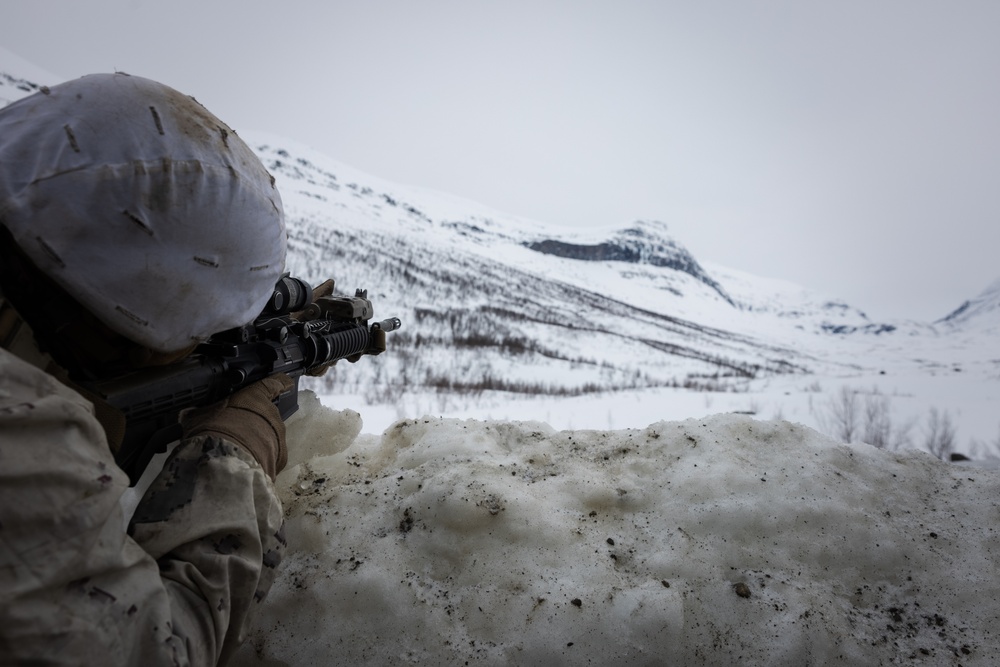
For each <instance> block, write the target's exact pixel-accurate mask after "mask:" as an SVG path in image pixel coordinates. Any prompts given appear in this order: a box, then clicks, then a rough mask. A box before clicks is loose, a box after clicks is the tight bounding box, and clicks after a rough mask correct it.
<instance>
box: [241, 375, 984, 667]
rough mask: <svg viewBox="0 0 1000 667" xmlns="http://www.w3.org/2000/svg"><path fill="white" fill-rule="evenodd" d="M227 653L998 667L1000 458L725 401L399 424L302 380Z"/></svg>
mask: <svg viewBox="0 0 1000 667" xmlns="http://www.w3.org/2000/svg"><path fill="white" fill-rule="evenodd" d="M302 404H303V407H302V410H301V411H300V413H299V414H298V415H296V416H295V417H293V419H292V420H291V421H290V422H289V425H288V427H289V449H290V461H289V467H288V468H286V470H285V472H284V473H282V474H281V475H280V476H279V477H278V480H277V485H278V487H279V489H280V493H281V495H282V497H283V501H284V503H285V510H286V515H287V525H286V534H287V538H288V542H289V551H288V555H287V557H286V561H285V563H284V564H283V566H282V567H283V571H282V574H281V576H280V577H279V580H278V582H277V583H276V584H275V586H274V588H273V589H272V590H271V593H270V595H269V597H268V599H267V600H266V601H265V602H264V603H263V604H262V605H261V607H260V609H259V616H258V617H257V621H256V627H255V629H254V630H253V632H252V634H251V636H250V638H249V640H248V642H247V643H246V644H245V645H244V647H243V649H242V651H241V653H240V654H239V656H238V658H237V660H236V661H235V662H236V664H243V665H255V664H267V665H329V664H344V665H348V664H350V665H354V664H362V665H363V664H368V665H388V664H407V663H419V664H484V665H506V664H519V665H559V664H573V665H577V664H658V665H662V664H676V665H706V664H707V665H735V664H743V665H792V664H794V665H806V664H811V665H816V664H845V665H889V664H934V665H941V664H949V665H950V664H955V665H959V664H961V665H977V664H978V665H985V664H992V663H993V660H994V659H995V656H996V655H997V653H998V651H1000V642H998V640H997V635H996V634H995V628H996V627H997V623H998V621H1000V583H998V580H997V577H996V572H997V566H998V558H1000V549H998V547H1000V544H998V537H1000V536H998V532H997V526H998V524H1000V521H998V520H1000V500H998V499H1000V474H998V473H996V472H994V471H988V470H980V469H976V468H966V467H959V466H954V465H950V464H946V463H942V462H940V461H938V460H936V459H934V458H932V457H930V456H928V455H927V454H923V453H919V452H912V451H910V452H903V453H898V452H887V451H884V450H877V449H874V448H871V447H868V446H867V445H844V444H839V443H837V442H834V441H832V440H830V439H829V438H827V437H825V436H823V435H820V434H819V433H817V432H815V431H813V430H810V429H809V428H806V427H804V426H801V425H796V424H792V423H789V422H785V421H757V420H754V419H752V418H749V417H746V416H740V415H717V416H711V417H705V418H702V419H689V420H687V421H680V422H659V423H655V424H652V425H651V426H649V427H648V428H644V429H638V430H635V429H629V430H619V431H558V432H557V431H555V430H553V429H552V428H550V427H549V426H547V425H546V424H543V423H540V422H499V421H471V420H468V421H461V420H452V419H440V418H430V417H427V418H422V419H409V420H404V421H400V422H398V423H396V424H395V425H393V426H392V427H390V428H389V429H387V430H386V432H385V433H384V434H382V435H381V436H376V435H370V434H366V435H359V434H360V433H361V430H362V423H361V417H360V415H359V414H358V413H356V412H353V411H351V410H344V411H340V412H336V411H333V410H331V409H329V408H326V407H323V406H321V405H320V403H319V401H318V400H317V399H316V398H315V397H314V396H312V395H311V394H309V393H304V394H303V396H302Z"/></svg>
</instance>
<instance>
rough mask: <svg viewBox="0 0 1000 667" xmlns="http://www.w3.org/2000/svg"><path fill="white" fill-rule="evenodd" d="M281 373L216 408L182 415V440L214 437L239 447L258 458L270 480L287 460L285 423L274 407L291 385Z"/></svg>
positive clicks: (239, 392) (244, 390)
mask: <svg viewBox="0 0 1000 667" xmlns="http://www.w3.org/2000/svg"><path fill="white" fill-rule="evenodd" d="M293 384H294V383H293V382H292V379H291V378H290V377H288V376H287V375H285V374H284V373H279V374H277V375H272V376H271V377H269V378H265V379H263V380H260V381H258V382H254V383H253V384H251V385H249V386H247V387H244V388H243V389H241V390H239V391H238V392H236V393H235V394H233V395H232V396H229V397H228V398H226V399H223V400H222V401H219V402H218V403H216V404H215V405H210V406H209V407H207V408H198V409H195V410H189V411H187V412H185V413H183V414H182V415H181V427H182V428H183V429H184V437H185V438H190V437H194V436H196V435H215V436H219V437H222V438H224V439H226V440H228V441H230V442H233V443H236V444H237V445H240V446H241V447H243V448H244V449H246V450H247V451H249V452H250V453H251V454H253V457H254V458H255V459H257V462H258V463H259V464H260V467H261V468H263V469H264V472H266V473H267V474H268V476H269V477H270V478H271V479H272V480H273V479H274V478H275V476H276V475H277V474H278V473H279V472H281V471H282V469H284V467H285V463H286V462H287V461H288V448H287V446H286V444H285V422H284V421H282V419H281V415H280V414H279V413H278V408H277V406H276V405H275V404H274V399H276V398H277V397H278V396H279V395H280V394H282V393H284V392H286V391H288V390H289V389H291V388H292V386H293Z"/></svg>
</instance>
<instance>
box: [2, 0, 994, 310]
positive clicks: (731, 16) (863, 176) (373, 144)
mask: <svg viewBox="0 0 1000 667" xmlns="http://www.w3.org/2000/svg"><path fill="white" fill-rule="evenodd" d="M998 28H1000V2H997V1H996V0H983V1H975V0H953V1H945V0H934V1H925V0H836V1H833V0H830V1H826V2H819V1H815V2H814V1H810V0H788V1H785V2H777V1H762V2H752V1H750V0H730V1H727V2H717V1H713V0H685V1H677V2H671V1H669V0H645V1H640V0H614V1H612V0H605V1H603V2H591V1H587V0H566V1H556V0H534V1H521V0H504V1H503V2H500V1H496V2H487V1H485V0H453V1H444V0H429V1H423V0H386V1H379V0H365V1H361V0H356V1H352V2H346V1H335V0H326V1H324V2H320V1H315V2H307V1H304V0H289V1H288V2H284V3H279V2H275V1H274V0H268V1H267V2H264V1H259V0H241V1H239V2H237V1H223V0H200V1H198V2H194V1H191V0H173V1H172V2H170V3H163V2H152V1H151V0H89V1H88V2H81V1H79V0H31V1H30V2H29V1H27V0H23V1H15V0H3V20H2V22H0V46H3V47H5V48H7V49H8V50H10V51H12V52H14V53H15V54H17V55H19V56H21V57H23V58H24V59H26V60H28V61H30V62H32V63H34V64H36V65H38V66H39V67H42V68H44V69H46V70H48V71H50V72H52V73H54V74H56V75H58V76H59V77H64V78H75V77H77V76H80V75H83V74H87V73H91V72H98V71H105V72H106V71H115V70H119V71H125V72H129V73H131V74H137V75H142V76H146V77H149V78H153V79H158V80H160V81H162V82H164V83H167V84H169V85H171V86H173V87H174V88H177V89H179V90H181V91H183V92H185V93H188V94H191V95H194V96H195V97H197V98H198V99H199V100H200V101H201V102H202V103H203V104H205V106H207V107H208V108H209V109H210V110H212V111H213V112H215V114H216V115H218V116H219V117H220V118H222V119H223V120H224V121H226V122H227V123H229V124H230V125H231V126H233V127H234V128H235V129H236V130H237V131H240V130H245V131H248V130H262V131H267V132H271V133H274V134H278V135H282V136H287V137H289V138H291V139H295V140H298V141H301V142H303V143H306V144H309V145H311V146H313V147H315V148H317V149H319V150H321V151H323V152H325V153H327V154H329V155H330V156H332V157H334V158H337V159H339V160H341V161H343V162H346V163H349V164H352V165H354V166H355V167H358V168H360V169H363V170H365V171H368V172H370V173H372V174H375V175H377V176H381V177H383V178H386V179H389V180H394V181H397V182H400V183H406V184H412V185H421V186H426V187H430V188H433V189H436V190H441V191H445V192H449V193H453V194H457V195H460V196H464V197H467V198H470V199H474V200H476V201H479V202H482V203H484V204H487V205H490V206H493V207H495V208H497V209H499V210H501V211H504V212H508V213H512V214H516V215H521V216H524V217H528V218H534V219H538V220H542V221H546V222H551V223H557V224H561V225H568V226H610V225H616V224H623V223H627V222H630V221H632V220H635V219H638V218H647V219H657V220H663V221H665V222H667V223H668V224H669V225H670V226H671V229H672V230H673V232H674V234H675V236H676V238H677V239H678V240H679V241H680V242H682V243H683V244H685V245H687V246H688V248H689V249H691V251H692V252H693V253H694V254H695V255H696V257H698V258H699V259H702V260H709V261H715V262H719V263H721V264H725V265H727V266H731V267H733V268H738V269H743V270H746V271H750V272H753V273H756V274H758V275H762V276H768V277H775V278H783V279H787V280H791V281H793V282H797V283H799V284H801V285H803V286H806V287H810V288H814V289H817V290H820V291H821V292H824V293H826V294H828V295H830V296H834V297H842V298H844V299H846V300H848V301H849V302H850V303H851V304H853V305H856V306H858V307H861V308H862V309H863V310H865V311H866V312H868V314H869V316H871V317H873V318H875V319H879V318H896V317H909V318H915V319H923V320H933V319H936V318H938V317H941V316H943V315H945V314H947V312H949V311H950V310H951V309H953V308H955V307H957V306H958V305H959V304H960V303H961V302H962V301H963V300H965V299H966V298H970V297H973V296H975V295H976V294H977V293H979V292H980V291H981V290H982V289H983V288H985V287H986V286H987V285H988V284H989V283H991V282H992V281H993V280H995V279H996V278H998V277H1000V262H998V261H997V255H998V251H1000V120H998V119H1000V38H998V37H997V34H998Z"/></svg>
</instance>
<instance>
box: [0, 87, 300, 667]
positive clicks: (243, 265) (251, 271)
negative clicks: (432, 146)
mask: <svg viewBox="0 0 1000 667" xmlns="http://www.w3.org/2000/svg"><path fill="white" fill-rule="evenodd" d="M285 244H286V236H285V226H284V218H283V213H282V208H281V199H280V197H279V195H278V192H277V190H276V189H275V187H274V179H273V178H271V176H270V175H269V174H268V173H267V171H266V170H265V169H264V167H263V165H262V164H261V163H260V161H259V160H258V159H257V157H256V156H255V155H254V153H253V152H252V151H251V150H250V149H249V148H248V147H247V146H246V144H245V143H244V142H243V141H242V140H241V139H240V138H239V137H237V136H236V134H235V133H234V132H233V131H232V130H231V129H230V128H229V127H227V126H226V125H225V124H224V123H222V122H221V121H220V120H218V119H217V118H216V117H215V116H213V115H212V114H211V113H209V112H208V111H207V110H206V109H204V108H203V107H202V106H201V105H200V104H198V102H197V101H195V100H194V99H193V98H191V97H188V96H185V95H182V94H180V93H178V92H177V91H175V90H172V89H171V88H169V87H167V86H164V85H162V84H159V83H156V82H153V81H150V80H147V79H142V78H140V77H135V76H129V75H127V74H122V73H119V74H109V75H91V76H86V77H83V78H81V79H78V80H75V81H70V82H67V83H64V84H61V85H58V86H54V87H52V88H46V89H42V91H41V92H39V93H36V94H35V95H32V96H30V97H27V98H25V99H22V100H20V101H18V102H15V103H14V104H11V105H10V106H8V107H6V108H4V109H2V110H0V345H2V348H3V349H0V663H2V664H10V663H16V664H21V663H32V664H35V663H44V664H87V665H124V664H140V663H141V664H143V665H155V664H161V663H162V664H169V665H187V664H192V665H210V664H216V663H220V662H225V661H226V660H227V659H228V657H229V656H231V655H232V653H233V652H234V651H235V650H236V648H237V647H238V646H239V644H240V642H241V641H242V639H243V637H244V635H245V633H246V630H247V627H248V624H249V622H250V618H251V616H252V613H253V609H254V607H255V606H256V605H257V604H259V603H260V602H261V601H262V600H263V598H264V596H265V594H266V593H267V591H268V589H269V587H270V585H271V582H272V580H273V578H274V576H275V568H276V567H277V565H278V564H279V562H280V560H281V556H282V553H283V550H284V546H285V542H284V539H283V537H282V510H281V504H280V502H279V500H278V498H277V496H276V494H275V490H274V487H273V479H274V476H275V475H276V474H277V473H278V472H279V471H280V470H281V469H282V467H283V466H284V463H285V459H286V454H285V443H284V424H283V423H282V421H281V419H280V417H279V415H278V412H277V409H276V408H275V406H274V405H273V403H272V399H273V398H274V397H275V396H277V395H278V394H279V393H280V392H281V391H283V390H285V389H287V388H288V387H289V386H290V381H288V379H287V377H284V376H275V377H272V378H269V379H267V380H264V381H262V382H258V383H256V384H254V385H251V386H250V387H248V388H246V389H244V390H242V391H240V392H239V393H237V394H234V395H233V396H231V397H230V398H229V399H227V400H226V401H223V402H222V403H220V404H218V405H215V406H213V407H211V408H205V409H201V410H197V411H194V412H192V413H189V414H187V415H186V416H185V417H184V419H183V427H184V438H183V439H182V441H181V443H180V444H179V445H178V446H177V448H176V449H175V450H174V451H173V453H172V455H171V456H170V457H169V459H168V460H167V463H166V464H165V466H164V468H163V470H162V472H160V474H159V475H158V477H157V478H156V479H155V481H154V482H153V483H152V485H151V487H150V488H149V490H148V491H147V492H146V494H145V496H144V497H143V498H142V500H141V501H140V503H139V505H138V509H137V510H136V512H135V514H134V516H132V517H131V520H128V517H124V516H123V510H122V509H121V505H120V503H119V500H120V498H121V496H122V494H123V492H124V491H125V489H126V488H127V487H128V478H127V476H126V475H125V474H124V473H123V472H122V471H121V470H120V469H119V468H117V467H116V465H115V459H114V456H113V451H112V450H113V449H114V448H115V446H116V444H117V443H118V442H120V439H121V437H122V433H123V430H124V419H123V418H122V416H121V414H120V413H118V412H116V411H115V410H114V409H113V408H111V407H110V406H108V405H107V404H104V403H103V402H101V401H100V400H99V399H97V398H96V397H93V396H90V397H88V396H86V395H83V394H81V391H82V390H80V389H78V388H77V387H75V385H74V381H75V380H76V381H79V380H81V379H83V380H90V379H95V378H102V377H111V376H114V375H115V374H121V373H122V372H126V371H128V370H129V369H135V368H141V367H147V366H150V365H156V364H164V363H169V362H171V361H175V360H177V359H180V358H182V357H184V356H186V355H187V354H188V353H190V351H191V350H192V349H193V347H194V346H195V345H197V343H198V342H199V341H202V340H204V339H205V338H207V337H208V336H209V335H211V334H213V333H216V332H218V331H222V330H225V329H228V328H231V327H235V326H239V325H242V324H244V323H246V322H248V321H250V320H252V319H253V317H254V316H256V315H257V314H258V313H259V312H260V311H261V309H262V307H263V305H264V302H265V301H266V299H267V298H268V297H269V296H270V294H271V290H272V288H273V286H274V284H275V282H276V280H277V279H278V277H279V276H280V275H281V274H282V272H283V269H284V261H285ZM126 522H127V528H126Z"/></svg>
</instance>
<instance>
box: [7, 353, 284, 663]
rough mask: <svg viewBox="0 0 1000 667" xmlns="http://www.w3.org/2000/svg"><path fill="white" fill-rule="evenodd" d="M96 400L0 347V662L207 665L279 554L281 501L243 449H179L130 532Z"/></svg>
mask: <svg viewBox="0 0 1000 667" xmlns="http://www.w3.org/2000/svg"><path fill="white" fill-rule="evenodd" d="M127 486H128V478H127V477H126V475H125V474H124V473H123V472H122V471H121V470H120V469H118V468H117V467H116V466H115V464H114V459H113V458H112V456H111V453H110V452H109V451H108V446H107V442H106V441H105V438H104V432H103V429H102V428H101V427H100V425H99V424H98V423H97V421H96V420H95V419H94V416H93V408H92V406H91V405H90V404H89V403H88V402H87V401H86V400H84V399H83V398H82V397H81V396H80V395H79V394H76V393H75V392H73V391H71V390H69V389H68V388H66V387H65V386H63V385H61V384H60V383H58V382H57V381H56V380H55V379H54V378H52V377H51V376H49V375H47V374H45V373H43V372H42V371H40V370H38V369H36V368H33V367H30V366H28V365H27V364H24V363H23V362H21V361H20V360H18V359H16V358H13V357H12V355H10V354H9V353H7V352H6V351H5V350H0V662H3V663H4V664H48V665H61V664H73V665H80V664H87V665H132V664H142V665H161V664H164V665H211V664H215V663H216V662H217V661H225V660H226V658H227V657H228V656H229V655H230V654H231V653H232V652H233V651H234V650H235V649H236V647H237V645H238V643H239V642H240V640H241V638H242V636H243V634H244V631H245V628H246V626H247V624H248V622H249V617H250V615H251V613H252V611H253V609H254V607H255V606H256V605H257V604H258V603H259V602H260V600H261V599H262V598H263V596H264V594H265V593H266V592H267V590H268V588H269V587H270V584H271V581H272V579H273V577H274V573H275V566H276V565H277V563H278V561H279V560H280V558H281V554H282V550H283V548H284V540H283V538H282V534H281V525H282V512H281V504H280V502H279V500H278V498H277V496H276V494H275V493H274V490H273V487H272V485H271V481H270V480H269V479H268V478H267V476H266V475H265V473H264V471H263V470H262V469H261V468H260V466H259V465H258V464H257V463H256V461H254V459H253V457H252V456H251V455H250V454H248V453H246V452H245V451H244V450H243V449H242V448H241V447H239V446H237V445H235V444H233V443H231V442H227V441H225V440H220V439H216V438H213V437H207V436H205V437H196V438H192V439H190V440H187V441H185V442H183V443H181V444H180V445H179V446H178V447H177V448H176V449H175V451H174V452H173V454H172V455H171V457H169V458H168V460H167V463H166V465H165V467H164V469H163V471H162V473H161V474H160V475H159V476H158V477H157V478H156V480H154V482H153V485H152V486H151V487H150V489H149V490H148V491H147V493H146V495H145V496H144V498H143V500H142V501H141V502H140V504H139V507H138V510H137V512H136V514H135V516H134V518H133V521H132V524H131V526H130V529H129V532H130V533H131V537H130V536H129V535H127V534H126V531H125V529H124V528H123V526H124V517H123V514H122V509H121V505H120V504H119V499H120V498H121V496H122V493H123V492H124V490H125V489H126V488H127Z"/></svg>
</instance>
